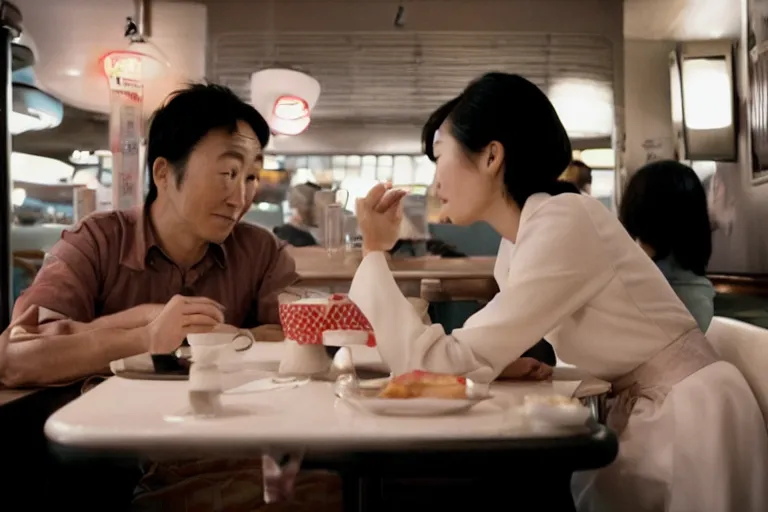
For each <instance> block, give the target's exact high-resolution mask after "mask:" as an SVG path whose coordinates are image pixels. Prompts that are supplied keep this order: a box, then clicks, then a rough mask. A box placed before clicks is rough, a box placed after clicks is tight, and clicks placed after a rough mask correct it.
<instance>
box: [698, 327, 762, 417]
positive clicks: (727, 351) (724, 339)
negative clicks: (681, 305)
mask: <svg viewBox="0 0 768 512" xmlns="http://www.w3.org/2000/svg"><path fill="white" fill-rule="evenodd" d="M707 338H708V339H709V341H710V342H711V343H712V345H713V346H714V348H715V350H716V351H717V352H718V353H719V354H720V357H722V358H723V360H725V361H728V362H729V363H731V364H732V365H734V366H735V367H736V368H738V369H739V371H741V373H742V374H743V375H744V378H745V379H746V380H747V383H748V384H749V387H750V388H752V392H753V393H754V394H755V398H757V402H758V404H759V405H760V410H761V411H762V412H763V418H765V419H766V421H768V371H766V369H768V329H763V328H761V327H757V326H756V325H752V324H748V323H745V322H741V321H739V320H734V319H732V318H724V317H721V316H716V317H714V318H713V319H712V323H711V324H710V326H709V329H707Z"/></svg>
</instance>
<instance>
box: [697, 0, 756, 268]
mask: <svg viewBox="0 0 768 512" xmlns="http://www.w3.org/2000/svg"><path fill="white" fill-rule="evenodd" d="M746 3H747V0H741V13H742V16H741V24H742V32H741V39H740V44H739V45H738V48H737V52H736V86H737V92H738V109H737V111H738V113H739V120H738V121H739V139H738V154H739V158H738V162H736V163H719V164H717V168H716V171H715V174H714V176H713V177H712V180H711V182H710V184H709V187H708V192H709V194H710V208H711V215H713V217H714V219H715V221H716V222H717V224H718V229H717V230H716V231H715V232H714V234H713V245H714V247H713V249H714V252H713V255H712V260H711V262H710V270H711V271H713V272H723V273H749V274H768V229H766V219H768V183H765V182H763V183H754V182H753V180H752V171H751V165H752V162H751V156H750V155H751V150H750V145H749V138H748V124H747V115H746V113H747V107H746V105H747V104H746V98H747V94H745V93H746V91H748V90H749V76H748V68H747V49H746V48H747V44H746V43H747V36H746Z"/></svg>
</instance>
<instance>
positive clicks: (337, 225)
mask: <svg viewBox="0 0 768 512" xmlns="http://www.w3.org/2000/svg"><path fill="white" fill-rule="evenodd" d="M323 221H324V226H323V227H324V229H323V235H324V245H325V250H326V251H327V252H328V256H329V257H330V258H333V259H336V258H343V257H344V249H345V247H346V229H345V228H346V226H345V222H346V215H345V213H344V208H342V206H341V204H339V203H332V204H329V205H328V206H326V207H325V214H324V215H323Z"/></svg>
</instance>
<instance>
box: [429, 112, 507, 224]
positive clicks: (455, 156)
mask: <svg viewBox="0 0 768 512" xmlns="http://www.w3.org/2000/svg"><path fill="white" fill-rule="evenodd" d="M433 148H434V149H433V150H434V155H435V160H436V162H435V163H436V165H437V171H436V174H435V182H436V184H437V187H436V188H437V197H438V198H439V199H440V203H441V208H440V214H439V216H440V218H450V219H451V222H452V223H453V224H458V225H462V226H466V225H468V224H472V223H474V222H477V221H480V220H485V213H486V212H487V211H488V209H489V207H490V206H491V204H492V203H493V202H494V201H496V200H497V199H500V198H501V197H502V194H500V193H499V190H500V189H499V187H503V183H501V178H500V176H501V173H499V172H498V166H499V162H498V161H497V162H496V164H495V165H492V166H491V167H495V171H494V170H493V169H491V167H489V165H488V163H489V160H491V162H490V163H491V164H494V163H493V158H490V154H489V151H487V150H486V151H483V152H481V153H480V154H479V155H469V154H468V153H467V152H466V151H465V150H464V148H463V147H462V146H461V144H460V143H459V142H458V141H457V140H456V139H455V138H454V137H453V135H451V133H450V128H449V127H448V126H446V124H443V126H441V127H440V129H439V130H438V131H437V132H436V133H435V140H434V144H433ZM497 159H500V155H499V156H497ZM497 182H498V183H497Z"/></svg>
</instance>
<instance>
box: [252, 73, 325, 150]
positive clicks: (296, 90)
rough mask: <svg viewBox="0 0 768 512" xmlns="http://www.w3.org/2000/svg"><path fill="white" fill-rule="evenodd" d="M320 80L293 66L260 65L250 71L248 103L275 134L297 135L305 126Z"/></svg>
mask: <svg viewBox="0 0 768 512" xmlns="http://www.w3.org/2000/svg"><path fill="white" fill-rule="evenodd" d="M319 97H320V83H319V82H318V81H317V80H315V79H314V78H313V77H311V76H309V75H307V74H305V73H302V72H300V71H296V70H293V69H283V68H272V69H264V70H262V71H259V72H257V73H254V74H253V75H251V103H253V106H254V107H255V108H256V110H258V111H259V112H260V113H261V115H263V116H264V118H265V119H266V120H267V123H269V127H270V129H271V130H272V133H274V134H276V135H299V134H301V133H304V131H305V130H306V129H307V128H308V127H309V124H310V122H311V113H312V109H313V108H314V106H315V104H316V103H317V100H318V98H319Z"/></svg>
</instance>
